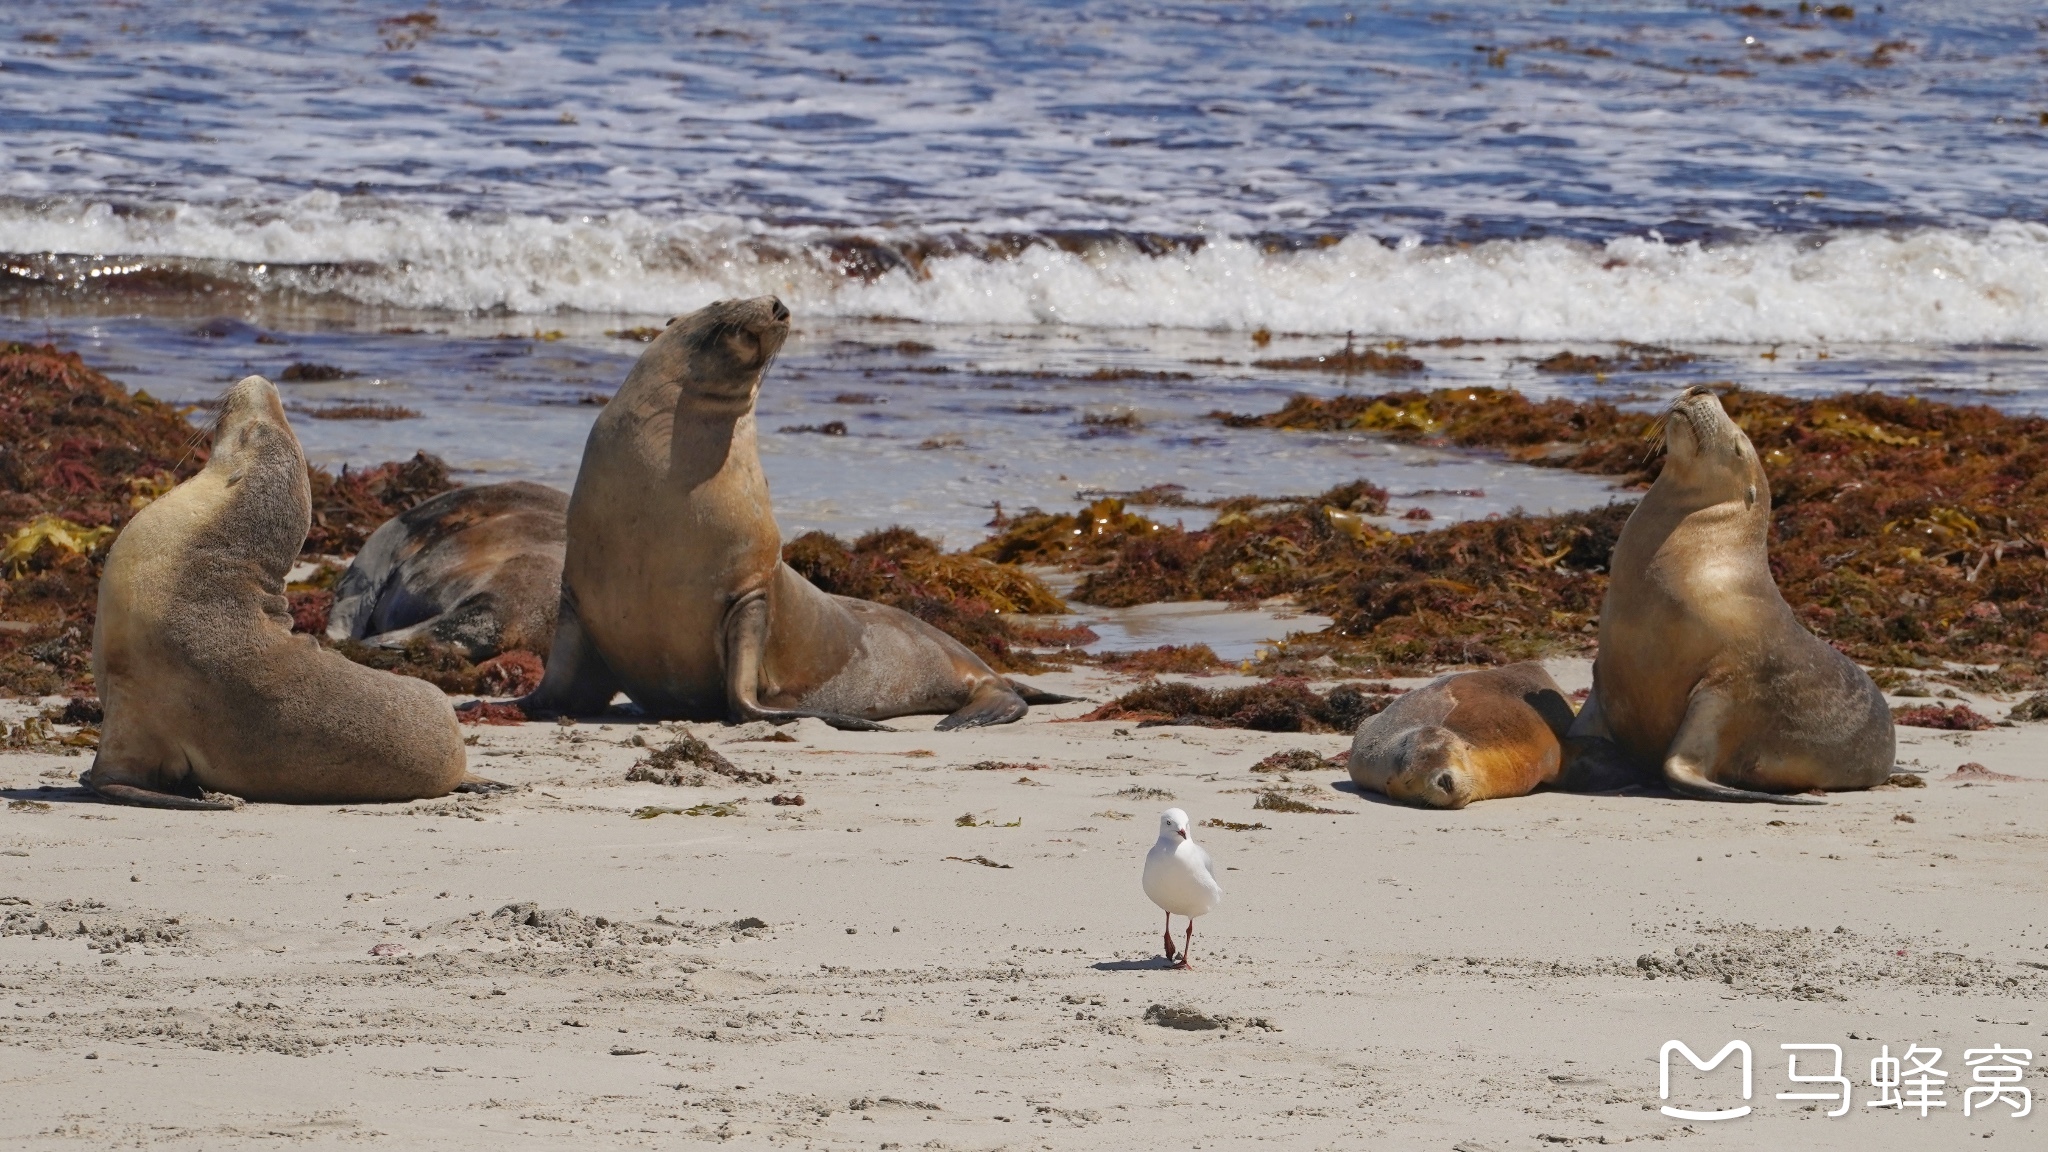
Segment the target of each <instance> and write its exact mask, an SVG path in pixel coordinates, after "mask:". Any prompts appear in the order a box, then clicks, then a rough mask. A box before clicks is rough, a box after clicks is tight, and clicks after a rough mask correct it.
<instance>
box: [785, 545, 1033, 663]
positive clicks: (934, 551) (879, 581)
mask: <svg viewBox="0 0 2048 1152" xmlns="http://www.w3.org/2000/svg"><path fill="white" fill-rule="evenodd" d="M782 559H783V562H784V563H786V564H788V565H789V566H790V567H791V568H794V569H795V570H796V571H797V573H798V574H800V575H802V576H803V577H804V578H805V579H807V580H809V581H810V582H811V583H812V584H815V585H817V587H818V588H819V589H820V590H821V591H825V592H830V593H832V594H834V595H838V596H851V597H853V598H855V599H858V600H873V601H875V602H877V603H880V604H887V605H889V606H890V607H893V608H900V609H902V610H903V611H905V612H908V613H910V614H911V615H912V616H915V617H917V618H918V619H920V620H923V621H924V622H925V623H927V624H930V625H932V626H933V627H935V628H937V629H939V630H940V631H942V632H944V633H946V634H947V635H949V636H951V637H953V638H954V639H955V640H958V641H960V643H962V644H964V645H966V646H967V647H968V649H970V650H971V651H973V652H974V654H975V655H977V656H979V657H981V658H982V659H983V660H984V661H986V662H987V663H988V665H989V667H991V668H994V669H996V670H997V671H1003V672H1029V671H1034V670H1036V669H1038V668H1041V667H1043V663H1042V661H1040V660H1039V659H1038V658H1037V657H1035V656H1033V655H1032V654H1031V652H1030V651H1029V650H1028V647H1027V646H1028V645H1029V644H1031V643H1033V642H1034V640H1035V639H1036V634H1037V631H1040V630H1034V629H1033V628H1032V627H1031V626H1030V625H1028V624H1027V623H1025V622H1024V621H1022V620H1020V619H1018V617H1020V616H1025V615H1049V614H1053V613H1060V612H1065V611H1066V610H1067V606H1066V604H1065V603H1064V602H1062V601H1061V600H1060V598H1059V597H1058V596H1056V595H1054V594H1053V591H1052V590H1051V589H1050V588H1047V587H1046V586H1045V583H1044V582H1043V581H1041V580H1039V579H1038V578H1037V577H1035V576H1033V575H1031V574H1030V573H1028V572H1025V571H1024V570H1023V569H1021V568H1017V567H1015V566H1013V565H1009V564H1001V563H995V562H992V561H990V560H988V559H985V558H983V557H981V556H977V555H973V554H970V553H965V552H946V551H943V550H942V549H941V548H940V547H939V545H938V543H937V542H936V541H934V540H931V539H929V538H927V537H924V536H920V535H918V534H917V533H915V532H912V531H911V530H910V529H908V528H882V529H877V530H876V531H873V532H869V533H867V534H866V535H864V536H862V537H860V538H859V539H857V540H855V541H854V542H853V543H852V544H847V543H846V542H845V541H843V540H840V539H839V538H838V537H836V536H832V535H829V534H827V533H824V532H806V533H804V534H803V535H802V536H799V537H797V538H796V539H794V540H792V541H790V542H789V543H788V544H785V545H783V548H782Z"/></svg>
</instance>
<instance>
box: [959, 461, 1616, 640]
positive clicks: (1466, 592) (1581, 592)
mask: <svg viewBox="0 0 2048 1152" xmlns="http://www.w3.org/2000/svg"><path fill="white" fill-rule="evenodd" d="M1385 510H1386V493H1385V490H1384V489H1380V488H1377V487H1375V486H1373V485H1370V484H1366V483H1363V482H1354V483H1351V484H1344V485H1340V486H1338V487H1336V488H1332V489H1330V490H1329V491H1327V492H1324V493H1321V494H1320V495H1317V496H1313V497H1310V498H1308V499H1306V500H1297V501H1292V502H1287V503H1264V502H1260V501H1256V500H1247V501H1242V502H1233V503H1232V504H1231V505H1227V506H1225V508H1224V509H1223V510H1222V513H1221V514H1220V515H1219V516H1218V517H1217V518H1216V520H1215V522H1214V523H1212V524H1210V525H1209V526H1208V527H1206V528H1200V529H1187V528H1183V527H1180V526H1178V525H1176V526H1172V527H1168V526H1164V525H1161V526H1157V527H1156V529H1155V528H1151V527H1149V526H1148V530H1146V531H1144V532H1128V531H1126V532H1119V533H1115V534H1108V533H1106V534H1105V536H1106V538H1097V539H1096V540H1093V541H1089V542H1087V543H1085V544H1078V545H1076V546H1074V547H1072V548H1069V549H1067V550H1066V551H1065V552H1064V553H1059V552H1056V551H1055V552H1054V553H1053V554H1054V555H1063V556H1064V557H1065V563H1066V564H1067V565H1068V566H1072V567H1083V565H1082V564H1081V563H1080V562H1081V561H1088V560H1094V561H1097V562H1096V563H1095V564H1094V565H1093V566H1090V567H1086V568H1085V569H1084V570H1085V572H1086V574H1085V575H1084V576H1083V578H1082V580H1081V582H1080V584H1079V585H1078V586H1077V587H1076V588H1075V590H1074V592H1073V593H1072V596H1073V598H1074V599H1076V600H1079V601H1081V602H1083V603H1088V604H1099V605H1102V606H1105V607H1112V608H1120V607H1128V606H1131V605H1136V604H1149V603H1157V602H1161V601H1175V600H1183V601H1184V600H1221V601H1237V602H1257V601H1261V600H1267V599H1270V598H1273V597H1289V598H1291V599H1292V600H1293V601H1294V602H1295V603H1296V604H1297V605H1299V606H1300V607H1302V608H1305V609H1307V610H1309V611H1313V612H1319V613H1323V614H1325V615H1329V616H1332V617H1334V618H1335V619H1336V624H1335V627H1334V628H1333V629H1331V630H1330V631H1328V632H1325V633H1322V634H1319V635H1318V636H1316V637H1313V638H1302V637H1297V638H1295V639H1294V640H1292V641H1290V642H1289V644H1287V645H1284V646H1282V647H1281V651H1282V652H1283V653H1284V654H1286V656H1285V658H1287V659H1292V658H1293V657H1294V656H1297V655H1298V656H1301V657H1302V658H1303V660H1304V661H1305V660H1306V659H1308V658H1310V657H1312V656H1314V655H1316V654H1317V653H1312V652H1310V649H1311V648H1315V647H1317V646H1321V647H1322V648H1323V649H1325V650H1326V651H1324V652H1322V653H1321V654H1324V655H1332V656H1334V657H1336V658H1339V659H1341V660H1342V661H1343V662H1344V663H1346V664H1349V665H1353V666H1358V667H1372V668H1377V669H1382V670H1386V671H1393V670H1400V669H1410V668H1413V669H1428V668H1434V667H1436V666H1439V665H1443V664H1469V663H1483V664H1491V663H1505V662H1511V661H1514V660H1521V659H1528V658H1532V657H1537V656H1542V655H1545V654H1548V653H1551V652H1556V651H1576V650H1580V649H1583V648H1584V647H1586V646H1587V645H1589V644H1590V643H1591V641H1592V639H1593V629H1594V626H1595V622H1596V621H1597V619H1598V614H1599V609H1600V594H1601V592H1602V591H1603V590H1604V589H1605V587H1606V584H1605V580H1604V579H1603V578H1602V575H1601V573H1602V571H1603V570H1604V566H1605V565H1606V563H1607V557H1608V554H1609V553H1610V552H1611V551H1612V550H1613V547H1614V540H1615V537H1616V536H1617V535H1619V533H1620V531H1621V525H1622V523H1623V522H1624V521H1625V520H1626V519H1627V517H1628V508H1627V507H1626V506H1623V505H1616V506H1612V507H1608V508H1602V509H1596V510H1594V511H1591V512H1577V513H1570V514H1566V515H1563V516H1507V517H1502V518H1499V519H1493V520H1481V521H1471V522H1467V523H1462V524H1454V525H1450V526H1448V527H1445V528H1440V529H1436V530H1433V531H1427V532H1416V533H1410V534H1406V535H1397V534H1395V533H1393V532H1390V531H1387V530H1386V529H1383V528H1380V527H1378V526H1376V525H1374V524H1372V523H1371V522H1369V521H1368V520H1366V519H1365V517H1367V516H1370V515H1377V514H1381V513H1384V511H1385ZM1105 511H1108V509H1104V508H1100V507H1098V508H1095V509H1091V510H1089V512H1087V513H1083V514H1081V515H1080V516H1077V517H1073V518H1071V520H1080V519H1093V520H1098V521H1106V524H1104V525H1102V526H1103V527H1106V528H1107V527H1110V526H1114V525H1115V524H1116V521H1115V520H1114V519H1113V518H1111V517H1109V516H1103V515H1091V514H1090V513H1093V512H1105ZM1045 518H1046V517H1045V514H1043V513H1038V514H1027V515H1026V516H1020V517H1018V518H1017V519H1016V520H1014V521H1012V522H1011V526H1010V529H1009V530H1006V531H1005V532H1004V533H1001V534H998V535H997V536H995V537H994V538H992V539H991V540H990V541H988V543H987V544H985V545H983V551H984V554H990V553H993V554H995V555H1004V554H1010V553H1015V552H1024V551H1029V550H1032V549H1035V548H1037V547H1038V546H1039V542H1040V541H1041V540H1046V539H1050V540H1054V541H1056V540H1058V539H1060V535H1059V532H1058V526H1055V528H1054V530H1053V531H1050V532H1047V531H1045V529H1044V528H1043V527H1042V526H1041V524H1042V521H1043V519H1045ZM1071 520H1070V522H1071ZM1020 534H1021V535H1023V536H1024V539H1023V540H1021V541H1020V540H1019V539H1018V538H1017V537H1018V535H1020ZM1034 554H1040V555H1042V554H1043V553H1034ZM1134 670H1138V671H1169V670H1175V671H1178V670H1181V669H1178V668H1167V667H1161V668H1156V669H1151V668H1143V667H1138V668H1136V669H1134ZM1186 670H1189V671H1194V670H1195V669H1192V668H1190V669H1186ZM1274 670H1276V671H1283V672H1290V673H1297V672H1298V673H1299V674H1304V675H1306V674H1311V673H1313V672H1314V671H1315V669H1314V668H1311V667H1308V666H1305V665H1304V666H1302V667H1299V668H1295V667H1293V666H1292V665H1280V666H1276V667H1275V668H1274Z"/></svg>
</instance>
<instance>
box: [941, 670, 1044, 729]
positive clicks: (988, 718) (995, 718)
mask: <svg viewBox="0 0 2048 1152" xmlns="http://www.w3.org/2000/svg"><path fill="white" fill-rule="evenodd" d="M1060 699H1061V700H1065V699H1066V697H1064V696H1062V697H1060ZM1028 711H1030V708H1029V707H1028V706H1027V705H1026V704H1025V702H1024V696H1023V694H1022V693H1020V692H1018V691H1017V690H1016V689H1014V688H1012V687H1011V686H1010V682H1009V681H1008V680H1005V679H1003V678H1002V677H1000V676H998V677H996V678H995V679H993V680H990V681H989V682H987V683H986V684H983V685H982V686H981V687H980V688H978V689H976V690H975V693H974V695H972V696H970V697H968V698H967V703H965V704H962V705H961V706H960V708H959V709H958V710H957V711H955V712H954V713H953V714H952V715H950V716H948V717H946V718H945V719H944V720H941V721H939V725H938V728H937V731H940V732H951V731H953V730H955V729H958V728H985V727H987V726H989V725H991V724H1008V723H1010V722H1012V721H1014V720H1017V719H1020V718H1021V717H1023V715H1024V713H1026V712H1028Z"/></svg>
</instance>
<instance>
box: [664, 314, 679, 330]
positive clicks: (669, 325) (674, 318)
mask: <svg viewBox="0 0 2048 1152" xmlns="http://www.w3.org/2000/svg"><path fill="white" fill-rule="evenodd" d="M681 319H682V317H681V316H671V317H669V318H668V323H666V324H664V325H662V327H664V328H673V327H675V326H676V321H678V320H681Z"/></svg>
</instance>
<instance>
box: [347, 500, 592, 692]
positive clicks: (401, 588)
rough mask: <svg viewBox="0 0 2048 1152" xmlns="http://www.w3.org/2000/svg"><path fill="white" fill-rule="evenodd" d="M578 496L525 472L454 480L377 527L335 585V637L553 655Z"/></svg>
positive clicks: (479, 654) (477, 652)
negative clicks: (421, 639)
mask: <svg viewBox="0 0 2048 1152" xmlns="http://www.w3.org/2000/svg"><path fill="white" fill-rule="evenodd" d="M568 537H569V496H568V494H567V493H565V492H561V491H558V490H557V489H554V488H549V487H547V486H545V485H541V484H529V483H527V482H525V481H523V480H518V481H513V482H511V483H507V484H483V485H479V486H477V487H474V488H455V489H452V490H450V491H447V492H443V493H441V494H440V495H439V496H435V497H433V498H432V499H428V500H422V501H421V502H420V503H418V504H417V505H415V506H413V507H412V508H411V509H409V510H407V511H406V512H404V513H402V514H400V515H398V516H394V517H392V518H391V519H390V520H387V521H385V522H384V523H383V524H382V525H380V526H379V527H378V529H377V530H376V531H375V532H372V533H370V538H369V539H368V540H366V541H364V542H363V549H362V551H361V552H358V553H357V554H356V558H355V561H354V562H353V563H351V564H350V565H349V566H348V571H347V572H346V573H343V575H342V577H341V582H340V583H338V584H336V585H335V588H334V607H333V608H332V609H331V610H330V611H329V612H328V616H327V638H328V639H330V640H362V641H364V642H366V643H370V644H376V645H381V646H384V647H399V646H402V645H404V644H405V643H406V642H407V641H408V640H411V639H413V638H414V637H417V636H426V637H430V638H432V639H434V640H437V641H440V642H441V643H444V644H456V645H460V646H461V647H462V648H463V650H464V651H465V652H466V653H467V654H468V656H469V659H470V661H471V662H473V663H481V662H483V661H485V660H488V659H490V658H491V657H493V656H496V655H497V654H498V653H500V652H504V651H509V650H511V649H514V648H522V649H525V650H526V651H528V652H532V653H535V654H537V655H539V656H540V657H542V658H543V659H545V658H546V657H547V654H548V645H549V644H551V643H553V642H554V638H555V606H556V605H557V604H559V603H561V599H562V553H563V551H564V549H565V547H566V545H567V541H568Z"/></svg>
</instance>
